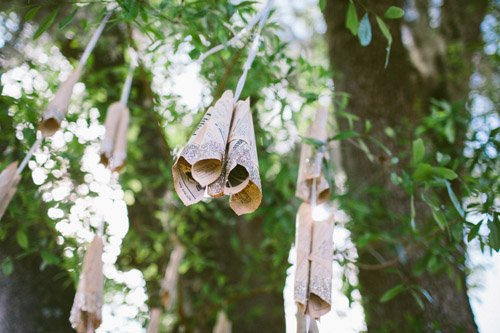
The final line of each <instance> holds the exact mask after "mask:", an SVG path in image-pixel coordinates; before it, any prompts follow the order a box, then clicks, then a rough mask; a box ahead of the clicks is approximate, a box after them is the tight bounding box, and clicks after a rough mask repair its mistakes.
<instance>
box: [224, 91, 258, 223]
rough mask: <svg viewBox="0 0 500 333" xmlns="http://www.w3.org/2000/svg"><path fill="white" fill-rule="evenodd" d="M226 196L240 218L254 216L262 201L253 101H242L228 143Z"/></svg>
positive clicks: (236, 109)
mask: <svg viewBox="0 0 500 333" xmlns="http://www.w3.org/2000/svg"><path fill="white" fill-rule="evenodd" d="M224 194H229V195H231V199H230V201H229V205H230V206H231V208H232V209H233V210H234V212H235V213H236V214H237V215H242V214H248V213H251V212H254V211H255V210H256V209H257V208H258V207H259V206H260V203H261V201H262V190H261V183H260V175H259V159H258V157H257V145H256V142H255V131H254V127H253V120H252V113H251V111H250V98H247V99H246V100H245V101H239V102H238V103H237V105H236V108H235V111H234V119H233V124H232V126H231V132H230V133H229V140H228V153H227V164H226V176H225V184H224Z"/></svg>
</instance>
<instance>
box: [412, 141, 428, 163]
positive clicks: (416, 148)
mask: <svg viewBox="0 0 500 333" xmlns="http://www.w3.org/2000/svg"><path fill="white" fill-rule="evenodd" d="M424 155H425V146H424V141H423V140H422V139H420V138H418V139H416V140H415V141H413V164H418V163H420V161H422V159H423V158H424Z"/></svg>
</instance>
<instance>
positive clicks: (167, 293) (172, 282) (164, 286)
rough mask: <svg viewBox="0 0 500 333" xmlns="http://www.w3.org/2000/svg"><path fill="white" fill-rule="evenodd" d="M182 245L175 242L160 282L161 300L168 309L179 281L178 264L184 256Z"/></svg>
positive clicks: (173, 299)
mask: <svg viewBox="0 0 500 333" xmlns="http://www.w3.org/2000/svg"><path fill="white" fill-rule="evenodd" d="M184 252H185V249H184V246H182V245H181V244H180V243H176V244H175V247H174V250H173V251H172V253H171V254H170V260H169V262H168V266H167V269H166V271H165V277H164V278H163V281H162V282H161V295H160V296H161V301H162V303H163V305H164V306H165V308H166V309H170V308H171V307H172V305H173V304H174V301H175V296H176V294H177V282H178V281H179V265H180V264H181V261H182V258H183V257H184Z"/></svg>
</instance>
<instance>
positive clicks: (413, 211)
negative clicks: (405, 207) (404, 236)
mask: <svg viewBox="0 0 500 333" xmlns="http://www.w3.org/2000/svg"><path fill="white" fill-rule="evenodd" d="M410 213H411V216H410V225H411V228H412V230H417V226H416V225H415V216H416V213H415V197H414V196H413V194H412V195H411V199H410Z"/></svg>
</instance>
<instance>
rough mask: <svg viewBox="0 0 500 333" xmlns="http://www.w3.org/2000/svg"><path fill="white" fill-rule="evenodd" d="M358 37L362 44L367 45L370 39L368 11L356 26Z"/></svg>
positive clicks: (370, 27)
mask: <svg viewBox="0 0 500 333" xmlns="http://www.w3.org/2000/svg"><path fill="white" fill-rule="evenodd" d="M358 38H359V42H360V43H361V45H362V46H368V44H370V42H371V41H372V26H371V25H370V19H369V18H368V13H365V15H364V16H363V18H362V19H361V22H360V23H359V26H358Z"/></svg>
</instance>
